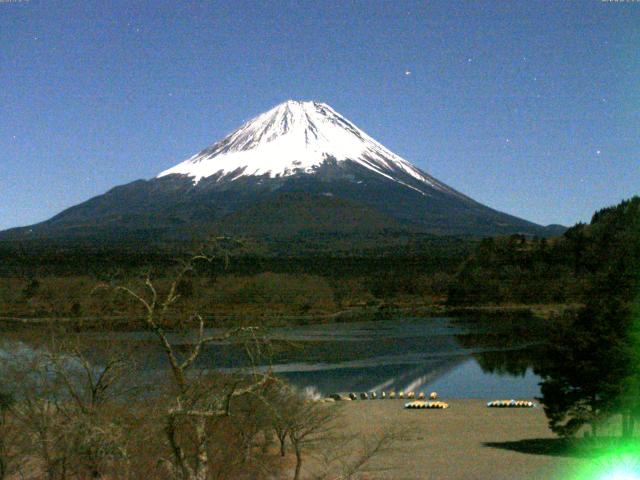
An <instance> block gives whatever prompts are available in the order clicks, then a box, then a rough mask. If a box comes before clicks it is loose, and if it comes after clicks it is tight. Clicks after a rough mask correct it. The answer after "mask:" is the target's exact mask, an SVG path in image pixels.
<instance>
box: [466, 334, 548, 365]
mask: <svg viewBox="0 0 640 480" xmlns="http://www.w3.org/2000/svg"><path fill="white" fill-rule="evenodd" d="M456 341H457V342H458V343H459V344H460V346H462V347H464V348H466V349H468V350H472V351H475V353H472V355H471V356H472V357H473V358H474V359H475V360H476V362H477V363H478V365H479V366H480V368H482V371H483V372H484V373H491V374H497V375H511V376H517V377H524V375H525V374H526V372H527V370H528V369H536V368H537V367H538V365H540V361H541V360H542V357H543V354H544V353H543V348H542V343H543V337H542V332H541V331H540V329H537V328H534V329H532V328H528V329H523V328H509V329H505V330H501V331H499V332H493V333H482V334H464V335H456Z"/></svg>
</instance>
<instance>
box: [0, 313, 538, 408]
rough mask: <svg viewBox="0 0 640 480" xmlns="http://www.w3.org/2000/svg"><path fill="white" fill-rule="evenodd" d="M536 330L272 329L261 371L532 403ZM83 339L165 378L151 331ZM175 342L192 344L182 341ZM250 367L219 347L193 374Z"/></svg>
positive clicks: (439, 325)
mask: <svg viewBox="0 0 640 480" xmlns="http://www.w3.org/2000/svg"><path fill="white" fill-rule="evenodd" d="M531 331H532V329H530V328H529V327H528V326H527V324H526V323H525V324H521V325H519V326H518V327H517V328H514V326H513V324H511V323H509V325H508V326H507V325H503V324H501V322H500V321H499V320H494V321H492V322H490V323H487V322H478V321H473V320H460V319H453V318H428V319H424V318H422V319H398V320H389V321H372V322H356V323H337V324H330V325H309V326H296V327H287V328H284V327H283V328H273V329H270V330H268V332H267V334H266V335H267V337H268V338H269V339H270V340H271V341H272V342H271V343H272V344H273V345H276V346H277V348H275V349H274V350H273V351H272V352H271V354H270V355H269V359H268V361H267V360H263V363H262V364H261V367H262V368H264V369H266V368H269V366H270V367H271V368H272V369H273V371H274V372H276V373H277V374H279V375H281V376H284V377H286V378H287V379H288V380H289V381H290V382H291V383H292V384H294V385H296V386H298V387H300V388H309V389H311V390H315V391H317V392H318V393H319V394H321V395H328V394H330V393H334V392H351V391H353V392H365V391H366V392H371V391H377V392H380V391H382V390H384V391H389V390H395V391H401V390H403V391H416V392H420V391H424V392H425V393H428V392H430V391H433V390H435V391H437V392H438V393H439V394H440V395H441V396H443V397H448V398H533V397H536V396H539V394H540V389H539V386H538V382H539V381H540V379H539V377H537V376H536V375H535V374H534V373H533V371H532V368H531V364H532V361H530V360H531V358H532V351H533V350H535V345H536V344H537V343H539V341H540V340H539V338H538V339H536V337H535V335H533V334H532V333H531ZM86 335H87V336H96V337H97V338H98V339H99V340H102V341H104V340H108V342H109V343H113V342H116V343H117V342H122V343H123V344H132V343H133V344H139V345H140V346H139V347H138V348H136V351H137V355H136V356H137V357H138V360H140V363H141V368H142V369H143V371H144V372H145V376H146V377H147V378H153V377H155V374H158V375H159V374H160V372H165V371H166V364H165V359H164V354H163V352H162V350H161V349H160V348H159V346H158V345H157V344H156V342H155V341H154V340H153V337H152V336H151V335H150V334H149V333H148V332H115V333H109V334H105V333H91V334H86ZM147 340H148V341H147ZM171 340H172V342H173V343H176V344H180V343H185V344H188V343H189V338H188V337H184V336H178V335H173V336H172V338H171ZM5 348H6V346H5ZM94 363H96V364H100V359H99V358H98V357H96V358H95V359H94ZM247 364H248V362H247V357H246V355H245V354H244V353H243V351H242V349H241V348H238V346H237V345H232V344H216V345H209V346H207V347H206V348H205V349H203V351H202V354H201V355H200V357H199V360H198V362H197V365H196V367H199V368H204V369H206V368H210V366H213V365H215V366H216V368H220V369H222V370H226V371H234V370H238V369H241V368H243V366H246V365H247ZM159 378H161V377H160V376H158V379H159ZM158 381H160V380H158Z"/></svg>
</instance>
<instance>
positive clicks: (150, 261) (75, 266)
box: [0, 237, 474, 318]
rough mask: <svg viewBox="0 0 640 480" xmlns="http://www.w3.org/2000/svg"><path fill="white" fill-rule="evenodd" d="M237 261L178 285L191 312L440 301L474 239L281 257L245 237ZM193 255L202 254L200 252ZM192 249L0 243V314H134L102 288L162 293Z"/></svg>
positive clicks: (203, 268) (302, 311)
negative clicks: (153, 287)
mask: <svg viewBox="0 0 640 480" xmlns="http://www.w3.org/2000/svg"><path fill="white" fill-rule="evenodd" d="M228 243H232V244H233V245H229V246H228V249H227V250H228V251H227V253H228V254H229V255H230V261H229V262H226V263H222V262H211V263H209V262H202V263H200V264H198V266H197V269H196V271H194V272H193V273H192V274H190V275H189V276H188V278H185V279H183V281H182V282H181V284H180V295H181V302H180V304H179V305H178V306H177V307H178V308H180V309H182V310H183V311H184V312H187V311H189V310H191V311H198V312H201V313H202V314H204V315H207V316H220V315H245V316H250V315H260V316H263V315H281V314H288V315H327V314H333V313H336V312H339V311H343V310H345V309H352V308H361V307H364V308H367V309H368V308H370V307H373V308H374V309H375V308H377V307H379V306H383V307H384V306H388V305H389V304H401V305H423V304H425V303H426V304H433V303H438V302H442V301H443V300H444V298H445V295H446V291H447V289H448V288H449V283H450V282H451V279H452V278H453V275H454V274H455V270H456V268H457V266H458V265H459V264H460V263H461V262H462V261H463V260H464V258H466V256H467V255H468V254H469V252H470V251H471V249H472V248H473V245H474V240H471V239H464V238H453V237H452V238H443V239H433V240H429V241H421V242H410V241H407V242H406V243H405V245H403V247H402V248H394V249H390V248H388V246H384V245H381V246H379V247H378V248H375V249H372V250H366V251H354V252H349V253H344V252H343V253H339V252H337V253H336V252H334V253H332V254H329V253H324V254H322V253H319V252H315V253H308V254H305V255H302V254H300V253H299V252H298V253H297V254H294V253H295V252H296V249H295V248H293V247H292V252H291V254H290V255H275V254H273V253H272V252H262V253H260V247H258V246H256V245H255V244H252V243H250V242H246V241H233V242H232V241H230V240H229V241H228ZM192 251H193V252H194V253H195V252H197V251H199V250H198V249H197V248H195V247H194V248H193V249H192ZM190 255H191V253H189V252H187V251H186V248H185V249H183V250H179V249H178V248H169V247H167V248H166V249H162V250H161V249H151V250H146V249H144V248H140V249H139V250H136V249H135V248H133V247H123V246H119V247H117V248H116V247H111V248H103V247H96V246H80V247H78V246H73V245H27V246H24V245H23V246H20V245H14V244H11V245H10V244H5V245H4V246H0V259H1V260H2V262H0V265H1V268H2V271H1V272H0V312H1V313H0V316H4V317H78V318H80V317H98V316H104V315H108V316H120V317H132V318H133V317H136V316H138V315H139V312H137V311H135V309H132V307H131V305H130V304H127V303H123V302H122V301H120V300H119V299H117V298H116V299H111V298H104V295H105V294H104V292H102V291H96V288H95V287H96V286H97V285H100V284H105V283H106V284H112V283H135V282H136V281H138V280H139V279H141V278H145V277H146V276H150V277H151V278H153V279H154V281H156V282H157V283H158V285H159V286H160V287H161V288H163V287H164V286H166V284H168V283H169V281H170V279H171V278H172V276H173V274H174V272H175V270H176V268H178V267H179V266H180V265H181V261H182V259H185V258H189V256H190Z"/></svg>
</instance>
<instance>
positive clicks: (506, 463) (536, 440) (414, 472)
mask: <svg viewBox="0 0 640 480" xmlns="http://www.w3.org/2000/svg"><path fill="white" fill-rule="evenodd" d="M444 400H445V401H447V402H448V403H449V405H450V408H448V409H446V410H407V409H404V408H403V405H404V403H405V401H402V400H384V401H381V400H368V401H353V402H341V403H343V405H342V409H343V412H344V419H345V421H346V425H345V426H346V428H347V429H348V430H349V431H351V432H354V433H355V432H358V433H359V434H360V435H372V434H373V433H374V432H376V431H377V430H379V429H386V428H394V429H396V430H399V431H400V432H401V433H400V434H399V435H398V439H397V441H396V442H395V443H394V447H393V448H391V449H390V450H389V451H385V452H383V453H382V454H381V455H380V456H379V457H377V458H376V459H375V460H373V461H372V465H371V466H370V467H369V468H368V470H370V472H369V474H368V476H367V478H371V479H378V478H380V479H398V480H400V479H518V480H519V479H555V478H557V479H571V478H574V476H573V475H572V474H571V472H572V471H575V470H576V468H578V467H580V466H581V465H584V464H585V462H586V461H587V460H584V459H580V458H573V457H572V456H571V454H570V453H569V452H568V451H567V450H566V449H564V450H563V448H562V445H563V444H562V442H561V441H560V440H558V439H557V437H556V436H555V435H554V434H553V433H552V432H551V431H550V430H549V428H548V427H547V420H546V417H545V415H544V411H543V410H542V408H541V407H537V408H531V409H495V408H487V407H486V400H466V399H465V400H446V399H444ZM382 469H384V470H382Z"/></svg>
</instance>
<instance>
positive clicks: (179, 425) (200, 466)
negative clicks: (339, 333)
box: [116, 244, 273, 480]
mask: <svg viewBox="0 0 640 480" xmlns="http://www.w3.org/2000/svg"><path fill="white" fill-rule="evenodd" d="M215 246H216V247H217V244H216V245H215ZM217 251H218V253H219V252H221V251H222V250H221V249H218V250H217ZM216 258H220V256H219V255H209V254H199V255H195V256H193V257H191V258H190V259H189V260H188V261H187V262H186V263H184V265H182V267H181V268H180V270H179V271H178V274H177V275H176V277H175V278H174V279H173V281H172V282H171V284H170V286H169V289H168V292H167V293H166V294H164V295H161V294H160V293H159V292H158V290H157V289H156V287H155V285H154V284H153V282H152V281H151V278H150V276H147V278H146V279H145V281H144V290H143V291H141V292H139V291H136V290H134V289H133V288H129V287H126V286H119V287H116V290H118V291H121V292H124V293H125V294H126V295H128V296H129V297H131V298H132V299H134V300H135V301H136V302H138V303H139V304H140V305H141V306H142V307H143V309H144V322H145V325H146V327H147V328H148V329H149V330H150V331H151V332H153V333H154V334H155V337H156V339H157V341H158V342H159V344H160V346H161V347H162V350H163V352H164V356H165V358H166V360H167V362H168V364H169V369H170V372H171V375H170V378H171V381H172V384H173V387H174V389H175V394H174V397H173V400H172V402H171V405H170V406H169V408H168V409H167V411H166V416H165V427H164V432H165V434H166V438H167V441H168V443H169V446H170V449H171V452H172V458H173V461H172V462H171V463H172V464H173V466H174V474H176V475H178V476H179V477H180V478H182V479H183V480H206V479H207V477H208V476H209V472H210V465H209V447H210V445H209V438H208V435H207V426H208V425H210V424H211V422H212V421H213V420H215V419H219V418H223V417H227V416H229V415H230V412H231V403H232V401H233V400H234V399H236V398H238V397H241V396H246V395H249V394H252V393H255V392H257V391H259V390H260V389H262V388H264V387H265V386H266V385H267V384H268V383H269V382H270V381H272V379H273V377H272V376H271V374H270V373H269V372H266V373H259V372H258V371H257V370H256V369H253V370H252V371H251V372H249V374H247V375H243V376H235V377H234V378H230V379H229V381H228V382H226V383H225V384H224V386H223V388H222V389H220V390H212V389H211V388H207V387H208V386H207V384H206V382H202V377H201V376H198V375H193V374H192V372H191V371H192V367H193V366H194V363H195V362H196V360H197V359H198V357H199V356H200V354H201V352H202V349H203V347H204V346H206V345H208V344H211V343H220V342H224V341H228V340H230V339H240V338H242V339H247V338H248V339H249V341H256V340H257V337H256V331H257V328H256V327H237V328H234V329H230V330H227V331H224V332H220V333H215V334H212V335H207V334H205V326H204V320H203V318H202V317H201V316H200V315H199V314H194V315H192V316H191V317H190V322H189V324H194V323H195V324H196V334H195V335H196V336H195V339H194V340H193V342H192V344H191V347H190V348H189V349H188V351H187V352H184V353H181V352H180V351H179V350H178V349H177V348H176V347H175V346H174V345H173V344H172V343H171V341H170V337H169V335H168V334H167V332H166V330H165V326H166V325H167V321H168V315H169V312H170V310H171V307H172V306H174V305H175V304H176V302H177V300H178V299H179V298H180V295H179V293H178V290H179V288H178V287H179V285H181V283H182V281H183V279H184V278H185V276H186V275H187V274H190V273H191V272H193V271H194V269H195V266H196V263H197V262H212V261H214V260H215V259H216ZM222 258H223V260H224V261H225V262H227V261H228V255H227V254H226V252H223V254H222ZM211 367H214V366H211ZM190 372H191V373H190ZM189 445H192V446H193V448H192V452H191V453H190V452H189V450H188V448H187V447H188V446H189Z"/></svg>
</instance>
